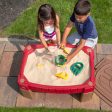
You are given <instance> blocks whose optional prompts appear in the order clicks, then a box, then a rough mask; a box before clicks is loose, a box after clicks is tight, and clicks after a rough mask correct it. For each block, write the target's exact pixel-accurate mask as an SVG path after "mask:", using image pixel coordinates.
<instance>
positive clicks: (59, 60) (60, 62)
mask: <svg viewBox="0 0 112 112" xmlns="http://www.w3.org/2000/svg"><path fill="white" fill-rule="evenodd" d="M66 61H67V59H66V58H65V56H63V55H58V56H56V57H55V65H57V66H61V65H64V64H65V62H66Z"/></svg>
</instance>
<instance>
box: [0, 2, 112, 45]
mask: <svg viewBox="0 0 112 112" xmlns="http://www.w3.org/2000/svg"><path fill="white" fill-rule="evenodd" d="M91 2H92V10H91V15H92V17H93V19H94V21H95V24H96V27H97V31H98V36H99V43H112V17H111V15H112V0H91ZM44 3H50V4H51V5H52V6H53V7H54V8H55V10H56V12H57V13H58V15H59V16H60V20H61V21H60V29H61V32H63V31H64V27H65V25H66V24H67V21H68V20H69V17H70V15H71V13H72V11H73V7H74V4H75V3H76V0H72V1H71V0H58V1H57V0H37V1H36V2H35V3H33V4H32V5H31V6H30V7H29V8H27V9H26V10H25V11H23V12H22V13H21V15H20V16H19V17H18V18H17V19H16V21H14V22H13V23H11V24H10V26H8V27H7V28H5V29H4V31H3V32H2V33H1V35H27V36H35V35H36V27H37V23H36V16H37V11H38V8H39V6H40V5H41V4H44ZM72 32H73V31H72Z"/></svg>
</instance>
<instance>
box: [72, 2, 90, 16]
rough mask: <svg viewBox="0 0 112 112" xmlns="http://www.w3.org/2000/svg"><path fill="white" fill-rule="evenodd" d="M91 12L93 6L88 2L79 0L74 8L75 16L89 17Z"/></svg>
mask: <svg viewBox="0 0 112 112" xmlns="http://www.w3.org/2000/svg"><path fill="white" fill-rule="evenodd" d="M90 10H91V4H90V2H89V1H88V0H78V2H77V3H76V5H75V7H74V14H77V15H82V16H83V15H87V14H88V13H89V12H90Z"/></svg>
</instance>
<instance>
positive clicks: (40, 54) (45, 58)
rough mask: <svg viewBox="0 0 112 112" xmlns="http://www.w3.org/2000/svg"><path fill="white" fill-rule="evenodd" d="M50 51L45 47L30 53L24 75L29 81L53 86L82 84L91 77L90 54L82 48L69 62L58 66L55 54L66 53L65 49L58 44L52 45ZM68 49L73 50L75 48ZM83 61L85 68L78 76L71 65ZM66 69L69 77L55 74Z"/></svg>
mask: <svg viewBox="0 0 112 112" xmlns="http://www.w3.org/2000/svg"><path fill="white" fill-rule="evenodd" d="M49 48H50V51H51V52H47V51H46V50H45V49H44V48H39V49H36V50H35V51H34V52H33V53H31V54H29V55H28V59H27V62H26V66H25V69H24V75H25V77H26V78H27V80H28V81H29V82H32V83H36V84H43V85H51V86H70V85H80V84H83V83H84V82H85V81H87V80H88V79H89V77H90V66H89V65H90V63H89V56H88V55H87V54H86V53H84V52H83V51H82V50H81V51H80V52H79V53H78V54H77V55H76V56H75V57H74V58H73V59H72V60H71V62H70V63H68V64H67V65H66V66H63V67H58V66H56V65H55V63H54V59H55V56H57V55H60V54H61V55H64V56H66V54H65V53H64V52H63V50H61V49H58V48H57V47H56V46H50V47H49ZM66 49H67V50H68V51H69V52H73V51H74V50H75V49H74V48H68V47H66ZM76 62H82V63H83V64H84V68H83V70H82V71H81V73H80V74H78V75H77V76H75V75H73V73H72V72H71V70H70V66H71V65H72V64H73V63H76ZM63 71H65V72H66V73H67V74H68V79H67V80H64V79H61V78H58V77H56V76H55V74H57V73H60V72H63Z"/></svg>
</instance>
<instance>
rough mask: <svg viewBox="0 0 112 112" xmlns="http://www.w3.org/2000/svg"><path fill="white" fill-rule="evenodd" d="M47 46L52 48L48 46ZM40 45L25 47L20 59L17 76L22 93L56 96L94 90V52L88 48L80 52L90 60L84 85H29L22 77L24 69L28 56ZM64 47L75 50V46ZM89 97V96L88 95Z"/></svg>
mask: <svg viewBox="0 0 112 112" xmlns="http://www.w3.org/2000/svg"><path fill="white" fill-rule="evenodd" d="M49 46H54V45H53V44H49ZM43 47H44V46H43V45H41V44H33V45H28V46H26V48H25V50H24V55H23V59H22V64H21V68H20V73H19V76H18V85H19V87H20V89H21V90H22V91H24V92H26V91H36V92H46V93H58V94H74V93H84V94H88V93H92V92H93V90H94V88H95V76H94V51H93V49H91V48H89V47H86V46H85V47H84V48H83V49H82V50H83V51H84V52H85V53H86V54H87V55H88V56H89V58H90V59H89V60H90V78H89V80H87V81H86V82H85V83H83V84H81V85H74V86H73V85H72V86H49V85H42V84H35V83H31V82H29V81H28V80H27V78H26V77H25V75H24V68H25V65H26V62H27V58H28V55H29V54H31V53H32V52H34V51H35V49H38V48H43ZM66 47H70V48H76V46H75V45H71V44H67V46H66ZM89 96H90V95H89Z"/></svg>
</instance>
